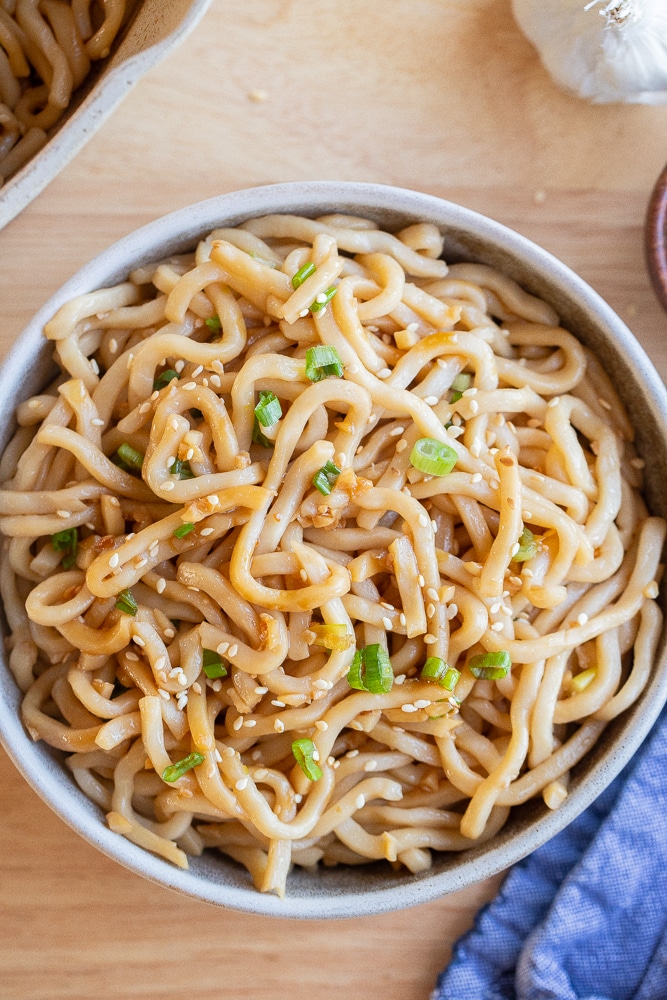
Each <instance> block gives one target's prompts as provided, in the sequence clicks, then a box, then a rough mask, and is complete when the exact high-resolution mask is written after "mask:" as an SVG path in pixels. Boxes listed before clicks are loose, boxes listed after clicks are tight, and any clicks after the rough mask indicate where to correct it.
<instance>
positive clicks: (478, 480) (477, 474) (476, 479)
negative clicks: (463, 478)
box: [470, 472, 482, 483]
mask: <svg viewBox="0 0 667 1000" xmlns="http://www.w3.org/2000/svg"><path fill="white" fill-rule="evenodd" d="M481 481H482V473H481V472H474V473H473V475H472V477H471V479H470V482H471V483H481Z"/></svg>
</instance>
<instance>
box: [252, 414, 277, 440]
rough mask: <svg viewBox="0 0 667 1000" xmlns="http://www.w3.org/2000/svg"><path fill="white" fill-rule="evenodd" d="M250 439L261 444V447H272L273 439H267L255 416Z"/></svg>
mask: <svg viewBox="0 0 667 1000" xmlns="http://www.w3.org/2000/svg"><path fill="white" fill-rule="evenodd" d="M252 439H253V441H254V443H255V444H259V445H261V446H262V448H273V441H269V439H268V438H267V437H265V436H264V434H262V432H261V431H260V429H259V420H258V419H257V417H255V423H254V424H253V428H252Z"/></svg>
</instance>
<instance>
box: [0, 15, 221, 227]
mask: <svg viewBox="0 0 667 1000" xmlns="http://www.w3.org/2000/svg"><path fill="white" fill-rule="evenodd" d="M156 2H157V3H159V4H160V5H161V6H162V8H163V9H162V12H161V13H162V16H163V17H164V14H165V8H167V11H166V12H167V13H170V12H171V11H170V10H169V8H176V9H177V8H183V13H182V15H181V16H180V17H178V23H177V25H176V27H174V28H172V29H171V30H170V31H168V33H167V34H166V35H163V36H162V37H161V36H160V32H159V30H158V31H157V32H156V41H155V42H151V43H149V44H147V45H146V46H145V47H143V48H141V49H140V51H137V52H136V53H135V54H133V55H130V56H128V57H127V58H123V57H122V53H121V52H118V53H116V55H112V56H111V57H110V60H109V66H108V68H107V69H106V70H105V71H104V72H103V74H102V75H101V76H100V79H99V81H98V82H97V83H96V84H95V86H94V87H93V88H92V90H91V91H90V93H89V94H88V95H87V97H86V98H85V99H84V100H83V101H82V102H81V104H80V105H79V106H78V107H77V108H76V110H75V111H73V112H72V114H71V116H70V117H69V118H68V119H67V121H65V122H63V124H62V125H60V126H59V127H58V128H57V131H56V132H55V134H54V135H53V136H51V138H50V139H49V141H48V142H47V144H46V145H45V146H44V148H43V149H41V150H40V151H39V152H38V153H36V154H35V156H33V157H32V158H31V159H30V160H29V161H28V162H27V163H26V164H25V166H24V167H22V168H21V170H19V171H18V172H17V173H16V174H14V176H13V177H10V179H9V180H8V181H7V182H6V183H5V184H4V185H2V187H0V229H2V228H3V226H6V225H7V223H8V222H10V221H11V220H12V219H13V218H15V217H16V216H17V215H18V214H19V213H20V212H22V211H23V209H24V208H25V207H26V206H27V205H29V204H30V202H31V201H32V200H33V199H34V198H36V197H37V195H38V194H40V192H41V191H43V190H44V188H45V187H46V186H47V185H48V184H50V182H51V181H52V180H53V179H54V178H55V177H56V176H57V175H58V174H59V173H60V171H61V170H62V169H63V168H64V167H65V166H66V165H67V164H68V163H69V162H70V160H71V159H72V158H73V157H74V156H75V155H76V154H77V153H78V152H79V150H80V149H81V148H82V147H83V146H85V144H86V143H87V142H88V140H89V139H90V138H91V136H92V135H93V133H94V132H96V131H97V129H98V128H99V127H100V126H101V125H102V124H103V123H104V122H105V121H106V119H107V118H108V117H109V116H110V115H111V114H112V113H113V111H115V109H116V108H117V107H118V105H119V104H120V103H121V101H122V100H123V99H124V98H125V97H126V96H127V94H128V93H129V91H130V90H131V89H132V87H133V86H134V85H135V84H136V83H137V81H138V80H139V79H140V78H141V77H142V76H143V75H144V74H145V73H147V72H148V70H149V69H151V68H152V67H153V66H155V65H157V63H158V62H160V60H162V59H163V58H165V56H167V55H168V54H169V53H170V52H171V51H172V50H173V49H174V48H176V46H177V45H180V43H181V42H182V41H183V40H184V39H185V38H186V36H187V35H188V34H189V33H190V32H191V31H193V29H194V28H195V27H196V25H197V24H198V23H199V21H200V20H201V18H202V17H203V16H204V14H205V13H206V11H207V10H208V8H209V7H210V5H211V3H212V0H167V2H166V3H165V2H164V0H152V4H153V6H155V4H156ZM137 17H138V14H137ZM134 30H135V26H134V25H132V26H131V27H130V29H129V31H128V33H127V36H126V40H127V39H128V38H130V36H131V34H132V32H133V31H134Z"/></svg>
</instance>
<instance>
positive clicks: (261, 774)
mask: <svg viewBox="0 0 667 1000" xmlns="http://www.w3.org/2000/svg"><path fill="white" fill-rule="evenodd" d="M268 776H269V772H268V771H267V769H266V768H265V767H258V768H257V770H256V771H255V773H254V774H253V778H254V779H255V781H264V779H265V778H268Z"/></svg>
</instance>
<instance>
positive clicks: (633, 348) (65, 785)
mask: <svg viewBox="0 0 667 1000" xmlns="http://www.w3.org/2000/svg"><path fill="white" fill-rule="evenodd" d="M270 212H292V213H302V214H306V215H310V216H318V215H322V214H326V213H331V212H350V213H353V214H355V215H365V216H370V217H371V218H373V219H376V220H377V222H378V223H379V224H380V225H381V226H383V227H386V228H388V229H400V228H402V227H404V226H406V225H409V224H410V223H413V222H416V221H423V220H428V221H431V222H434V223H436V224H437V225H438V226H440V227H441V229H442V231H443V233H444V235H445V257H446V259H448V260H450V261H453V260H457V259H459V260H462V259H465V260H467V259H473V260H479V261H483V262H486V263H490V264H492V265H494V266H496V267H498V268H499V269H500V270H502V271H504V272H505V273H507V274H509V275H510V276H511V277H513V278H515V279H516V280H518V281H519V282H521V284H522V285H524V287H525V288H527V289H528V290H529V291H530V292H533V293H535V294H537V295H539V296H541V297H542V298H544V299H545V300H546V301H548V302H550V303H551V304H552V305H553V306H554V307H555V308H556V309H557V310H558V312H559V313H560V315H561V316H562V319H563V323H564V325H565V326H566V327H568V328H569V329H571V330H573V331H574V332H575V333H576V334H577V336H579V337H580V338H581V340H582V341H583V342H584V343H586V344H588V345H589V346H590V347H591V348H592V350H593V351H595V353H596V354H597V355H598V357H600V358H601V359H602V360H603V362H604V364H605V367H606V369H607V371H608V372H609V373H610V374H611V376H612V378H613V380H614V383H615V385H616V386H617V387H618V391H619V393H620V395H621V396H622V397H623V399H624V401H625V403H626V405H627V407H628V410H629V412H630V416H631V418H632V420H633V423H634V426H635V428H636V429H637V445H638V450H639V454H640V455H644V456H645V457H646V458H647V459H649V457H650V460H648V461H647V469H646V496H647V499H648V502H649V505H650V507H651V509H652V511H653V513H655V514H661V515H662V516H663V517H667V497H666V495H665V490H664V483H665V482H666V481H667V431H666V430H665V428H667V392H666V391H665V388H664V386H663V384H662V382H661V380H660V379H659V377H658V375H657V373H656V372H655V370H654V368H653V367H652V365H651V363H650V361H649V360H648V358H647V357H646V355H645V354H644V352H643V350H642V349H641V348H640V346H639V345H638V343H637V341H636V340H635V339H634V337H633V335H632V334H631V333H630V331H629V330H628V329H627V327H626V326H625V325H624V324H623V323H622V322H621V320H620V319H619V318H618V317H617V316H616V315H615V313H613V312H612V310H611V309H610V308H609V307H608V306H607V305H606V304H605V303H604V302H603V301H602V299H601V298H600V297H599V296H598V295H597V294H596V293H595V292H594V291H593V290H592V289H591V288H589V287H588V285H586V284H585V283H584V282H583V281H582V280H581V279H580V278H578V277H577V276H576V275H575V274H573V273H572V271H570V270H569V269H568V268H567V267H565V266H564V265H563V264H561V263H560V262H559V261H558V260H556V259H555V258H554V257H552V256H551V255H550V254H548V253H547V252H546V251H544V250H542V249H540V248H539V247H537V246H536V245H535V244H533V243H531V242H530V241H528V240H526V239H524V238H523V237H522V236H519V235H518V234H517V233H514V232H512V231H511V230H509V229H506V228H505V227H504V226H501V225H499V224H498V223H496V222H492V221H491V220H490V219H487V218H485V217H483V216H481V215H478V214H476V213H475V212H471V211H469V210H468V209H465V208H461V207H459V206H457V205H453V204H451V203H449V202H445V201H441V200H439V199H437V198H432V197H429V196H427V195H423V194H418V193H415V192H413V191H405V190H401V189H397V188H390V187H382V186H380V185H375V184H345V183H329V182H323V183H310V184H302V183H299V184H280V185H275V186H270V187H262V188H255V189H253V190H247V191H239V192H235V193H233V194H228V195H223V196H222V197H219V198H214V199H212V200H211V201H206V202H202V203H200V204H198V205H194V206H192V207H190V208H185V209H182V210H180V211H178V212H175V213H174V214H173V215H168V216H166V217H165V218H162V219H159V220H158V221H156V222H154V223H152V224H150V225H148V226H145V227H144V228H143V229H139V230H138V231H137V232H135V233H133V234H132V235H130V236H128V237H126V238H125V239H123V240H121V241H120V242H119V243H116V244H115V245H114V246H112V247H110V248H109V249H108V250H106V251H105V252H104V253H103V254H101V255H100V256H99V257H97V258H96V259H95V260H93V261H92V262H91V263H90V264H88V265H87V266H86V267H84V268H83V269H82V270H81V271H79V273H78V274H77V275H75V277H73V278H72V279H71V281H69V282H68V283H67V284H66V285H65V286H64V287H63V288H61V289H60V291H58V292H57V293H56V294H55V295H54V296H53V298H52V299H51V300H50V301H49V302H48V303H47V304H46V305H45V306H44V308H43V309H41V310H40V312H39V313H38V314H37V315H36V316H35V318H34V319H33V321H32V322H31V323H30V324H29V326H28V327H27V329H26V330H25V332H24V333H23V334H22V336H21V337H20V338H19V340H18V341H17V343H16V344H15V346H14V348H13V349H12V351H11V353H10V354H9V356H8V357H7V359H6V361H5V363H4V366H3V368H2V371H1V378H2V385H3V392H4V394H5V400H6V401H5V406H6V412H7V413H10V412H12V411H13V410H14V408H15V406H16V405H17V404H18V403H19V402H20V401H21V400H22V399H24V398H25V397H26V396H28V395H30V394H31V393H34V392H36V391H38V390H39V389H41V388H42V386H43V384H44V382H45V381H46V372H47V368H48V358H47V348H46V345H45V343H44V342H43V340H42V333H41V331H42V327H43V325H44V323H45V322H46V321H47V320H48V319H50V318H51V317H52V316H53V314H54V313H55V311H56V310H57V309H58V308H59V306H60V305H62V303H64V302H65V301H66V300H68V299H70V298H72V296H74V295H78V294H81V293H83V292H87V291H90V290H92V289H95V288H98V287H101V286H104V285H110V284H114V283H115V282H118V281H120V280H121V279H123V278H124V277H125V276H126V275H127V273H128V271H130V270H131V269H132V268H135V267H138V266H140V265H142V264H144V263H146V262H148V261H151V260H154V259H156V258H159V257H163V256H166V255H168V254H170V253H177V252H182V251H184V250H186V249H189V248H192V247H193V246H194V244H195V243H196V241H197V238H198V237H199V236H201V235H202V234H204V233H207V232H208V231H209V230H211V229H214V228H216V227H219V226H233V225H236V224H238V223H240V222H242V221H243V220H244V219H247V218H249V217H251V216H256V215H264V214H267V213H270ZM10 433H11V428H10V426H9V425H6V426H5V428H4V430H3V437H2V439H1V440H0V445H2V447H4V445H5V444H6V441H7V440H8V438H9V436H10ZM666 697H667V663H666V658H665V643H664V636H663V639H662V640H661V644H660V648H659V651H658V657H657V661H656V666H655V670H654V672H653V675H652V679H651V681H650V682H649V685H648V687H647V688H646V690H645V691H644V693H643V694H642V696H641V698H640V699H639V701H638V702H637V703H636V704H635V705H634V706H633V707H632V708H631V709H630V710H629V711H628V712H627V713H625V714H624V715H622V716H621V717H620V718H618V719H616V720H615V721H614V722H613V723H612V724H610V725H609V727H608V728H607V729H606V730H605V732H604V733H603V735H602V737H601V739H600V741H599V742H598V744H597V745H596V746H595V748H594V749H593V750H592V751H591V752H590V753H589V754H588V755H587V756H586V757H585V759H584V760H583V761H582V762H581V764H580V765H579V766H578V767H577V768H576V769H575V770H574V772H573V776H572V782H571V785H570V794H569V795H568V798H567V799H566V800H565V803H564V804H563V806H562V807H561V808H560V809H559V810H557V811H556V812H549V811H548V810H547V809H546V807H545V806H544V804H543V803H542V802H541V800H540V801H538V800H535V801H533V802H528V803H526V804H525V805H523V806H520V807H517V808H515V809H513V811H512V815H511V817H510V820H509V822H508V824H507V826H506V827H505V828H504V829H503V830H502V831H501V833H500V834H499V835H498V836H497V837H496V838H495V839H494V840H493V841H491V842H489V843H488V844H484V845H482V846H480V847H479V848H475V849H473V850H470V851H468V852H466V853H463V854H440V855H434V865H433V868H432V869H431V870H430V871H428V872H426V873H424V874H422V875H410V874H409V873H407V872H395V871H393V870H392V869H391V868H390V867H389V866H388V865H385V864H382V863H378V864H374V865H368V866H363V867H349V868H336V869H328V870H327V869H324V870H322V871H320V872H318V873H317V874H311V873H308V872H305V871H303V870H296V871H294V872H293V873H292V874H291V875H290V877H289V880H288V891H287V896H286V898H285V899H284V900H279V899H277V898H276V897H275V896H271V895H260V893H258V892H256V891H255V889H254V888H252V886H251V884H250V880H249V877H248V876H247V874H246V872H245V871H243V870H242V869H241V868H240V867H239V866H237V865H235V864H233V863H232V862H229V861H226V860H225V859H223V858H222V857H221V856H220V855H219V854H213V853H207V854H206V855H205V856H204V857H202V858H193V859H191V862H190V869H189V870H188V871H181V870H180V869H178V868H175V867H173V866H172V865H170V864H169V863H168V862H166V861H163V860H161V859H159V858H156V857H153V856H152V855H151V854H148V853H147V852H146V851H143V850H142V849H140V848H139V847H136V846H135V845H134V844H131V843H129V841H127V840H125V839H123V838H122V837H120V836H118V835H117V834H114V833H112V832H111V831H110V830H109V829H108V828H107V827H106V825H105V822H104V819H103V817H102V815H101V812H100V810H99V809H98V808H97V807H96V806H95V805H94V804H92V803H91V802H90V801H89V800H88V799H86V798H85V797H84V796H83V794H82V793H81V792H80V791H79V789H78V788H77V787H76V786H75V785H74V783H73V781H72V779H71V777H70V774H69V772H68V771H67V770H66V769H65V768H64V767H63V766H62V764H61V762H60V759H59V754H58V753H57V752H55V751H52V750H50V749H49V748H48V747H47V746H46V745H44V744H41V743H37V744H35V743H32V742H31V740H30V739H29V737H28V736H27V734H26V733H25V731H24V729H23V727H22V725H21V722H20V719H19V703H20V696H19V692H18V690H17V688H16V685H15V683H14V681H13V679H12V678H11V676H10V674H9V672H8V669H7V667H6V664H4V663H0V736H1V737H2V740H3V742H4V745H5V747H6V749H7V751H8V752H9V754H10V755H11V757H12V758H13V759H14V762H15V763H16V765H17V767H18V768H19V770H20V771H22V772H23V774H24V776H25V777H26V779H27V780H28V781H29V782H30V784H31V785H32V786H33V788H34V789H35V790H36V791H37V792H38V794H39V795H40V796H41V797H42V798H43V799H44V800H45V801H46V802H47V803H48V804H49V805H50V806H51V808H52V809H53V810H54V811H55V812H56V813H57V814H58V815H59V816H60V817H61V818H62V819H64V820H65V822H67V823H68V824H69V825H70V826H71V827H73V829H75V830H76V831H77V832H78V833H79V834H81V836H83V837H85V838H86V840H88V841H89V842H90V843H92V844H94V845H95V846H96V847H98V848H99V849H100V850H101V851H103V852H104V853H105V854H107V855H108V856H109V857H111V858H114V859H115V860H117V861H119V862H120V863H121V864H123V865H125V866H126V867H128V868H130V869H132V870H133V871H135V872H138V873H140V874H141V875H145V876H147V877H148V878H151V879H153V880H155V881H156V882H159V883H161V884H163V885H166V886H169V887H171V888H173V889H178V890H180V891H182V892H184V893H188V894H190V895H192V896H195V897H197V898H199V899H203V900H206V901H208V902H211V903H217V904H220V905H223V906H226V907H231V908H234V909H239V910H246V911H249V912H254V913H263V914H271V915H274V916H280V917H316V918H322V917H346V916H358V915H362V914H369V913H379V912H383V911H386V910H393V909H398V908H400V907H405V906H410V905H414V904H416V903H420V902H425V901H427V900H431V899H434V898H435V897H438V896H441V895H444V894H445V893H448V892H452V891H453V890H456V889H461V888H463V887H464V886H466V885H470V884H472V883H474V882H476V881H479V880H481V879H483V878H486V877H487V876H490V875H492V874H494V873H496V872H499V871H501V870H503V869H505V868H507V867H508V866H509V865H511V864H513V863H514V862H516V861H518V860H519V859H520V858H522V857H524V856H525V855H526V854H528V853H530V852H531V851H533V850H534V849H535V848H536V847H538V846H540V845H541V844H543V843H544V842H545V841H547V840H548V839H549V838H550V837H552V836H553V835H554V834H556V833H557V832H558V831H559V830H561V829H562V828H563V827H564V826H565V825H566V824H567V823H569V822H570V821H571V820H572V819H574V817H575V816H576V815H577V814H578V813H580V812H581V811H582V810H583V809H584V808H585V807H586V806H588V805H589V804H590V803H591V802H592V801H593V799H594V798H595V797H596V796H597V795H599V794H600V792H601V791H602V790H603V789H604V788H605V787H606V786H607V784H608V783H609V782H610V781H611V780H612V778H614V777H615V776H616V774H618V772H619V771H620V770H621V768H622V767H623V766H624V764H625V763H626V762H627V761H628V760H629V759H630V757H631V756H632V754H633V753H634V751H635V750H636V749H637V747H638V746H639V744H640V743H641V741H642V740H643V739H644V737H645V736H646V735H647V733H648V731H649V729H650V727H651V725H652V723H653V722H654V721H655V719H656V717H657V715H658V713H659V710H660V707H661V705H662V703H663V702H664V700H665V698H666Z"/></svg>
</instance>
